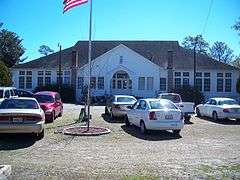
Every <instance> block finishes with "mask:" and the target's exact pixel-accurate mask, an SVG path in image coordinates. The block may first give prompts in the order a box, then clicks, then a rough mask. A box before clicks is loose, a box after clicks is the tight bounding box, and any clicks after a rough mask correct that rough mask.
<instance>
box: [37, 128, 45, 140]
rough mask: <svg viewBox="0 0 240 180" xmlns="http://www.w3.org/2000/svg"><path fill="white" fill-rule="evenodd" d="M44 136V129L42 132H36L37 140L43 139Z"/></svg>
mask: <svg viewBox="0 0 240 180" xmlns="http://www.w3.org/2000/svg"><path fill="white" fill-rule="evenodd" d="M43 138H44V129H43V130H42V132H40V133H37V134H36V140H41V139H43Z"/></svg>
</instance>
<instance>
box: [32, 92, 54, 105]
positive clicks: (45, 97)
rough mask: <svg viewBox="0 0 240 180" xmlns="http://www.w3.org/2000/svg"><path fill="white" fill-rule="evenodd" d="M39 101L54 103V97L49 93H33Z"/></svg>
mask: <svg viewBox="0 0 240 180" xmlns="http://www.w3.org/2000/svg"><path fill="white" fill-rule="evenodd" d="M34 98H36V99H37V101H38V102H39V103H54V98H53V97H52V96H50V95H40V94H38V95H34Z"/></svg>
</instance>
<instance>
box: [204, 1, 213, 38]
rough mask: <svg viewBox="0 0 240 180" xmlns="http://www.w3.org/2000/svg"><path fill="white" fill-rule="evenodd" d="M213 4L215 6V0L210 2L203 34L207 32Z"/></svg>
mask: <svg viewBox="0 0 240 180" xmlns="http://www.w3.org/2000/svg"><path fill="white" fill-rule="evenodd" d="M212 6H213V0H211V2H210V6H209V9H208V14H207V17H206V20H205V23H204V26H203V31H202V35H204V34H205V31H206V27H207V23H208V20H209V17H210V14H211V11H212Z"/></svg>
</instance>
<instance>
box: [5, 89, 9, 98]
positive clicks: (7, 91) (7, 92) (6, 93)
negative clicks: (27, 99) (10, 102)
mask: <svg viewBox="0 0 240 180" xmlns="http://www.w3.org/2000/svg"><path fill="white" fill-rule="evenodd" d="M7 97H10V93H9V90H6V91H5V98H7Z"/></svg>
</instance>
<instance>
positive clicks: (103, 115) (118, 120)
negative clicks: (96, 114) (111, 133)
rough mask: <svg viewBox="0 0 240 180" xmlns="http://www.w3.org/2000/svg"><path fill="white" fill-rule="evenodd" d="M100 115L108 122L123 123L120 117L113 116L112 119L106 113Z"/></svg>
mask: <svg viewBox="0 0 240 180" xmlns="http://www.w3.org/2000/svg"><path fill="white" fill-rule="evenodd" d="M101 116H102V118H103V120H104V121H106V122H108V123H125V121H124V118H121V117H115V118H114V119H111V117H110V116H109V115H107V114H102V115H101Z"/></svg>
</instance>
